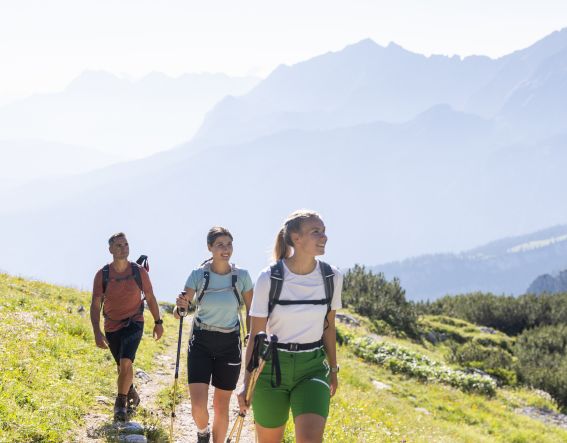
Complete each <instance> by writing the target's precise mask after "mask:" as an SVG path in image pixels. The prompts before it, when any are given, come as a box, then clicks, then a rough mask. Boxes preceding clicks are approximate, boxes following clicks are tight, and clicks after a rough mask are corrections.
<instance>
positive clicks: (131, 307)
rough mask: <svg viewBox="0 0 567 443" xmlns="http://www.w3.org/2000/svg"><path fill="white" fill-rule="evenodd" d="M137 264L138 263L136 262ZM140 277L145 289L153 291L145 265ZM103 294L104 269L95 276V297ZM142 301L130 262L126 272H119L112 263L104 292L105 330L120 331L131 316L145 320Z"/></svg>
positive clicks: (133, 319)
mask: <svg viewBox="0 0 567 443" xmlns="http://www.w3.org/2000/svg"><path fill="white" fill-rule="evenodd" d="M135 266H138V265H136V264H135ZM140 277H141V278H142V287H143V288H144V291H145V292H148V291H152V283H151V282H150V277H149V275H148V272H147V271H146V270H145V269H144V268H143V267H140ZM102 296H103V293H102V269H100V270H99V271H98V272H97V273H96V275H95V278H94V284H93V297H102ZM141 303H142V294H141V291H140V288H139V287H138V284H137V283H136V280H135V279H134V275H133V274H132V265H131V264H130V262H129V266H128V267H127V268H126V269H125V270H124V272H117V271H116V270H115V269H114V266H113V264H112V263H111V264H110V272H109V279H108V284H107V286H106V293H105V294H104V305H103V313H104V330H105V331H106V332H114V331H118V330H119V329H121V328H122V327H123V326H124V325H125V322H124V320H125V319H128V318H130V317H132V321H144V313H143V311H142V312H140V305H141Z"/></svg>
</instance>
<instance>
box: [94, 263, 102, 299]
mask: <svg viewBox="0 0 567 443" xmlns="http://www.w3.org/2000/svg"><path fill="white" fill-rule="evenodd" d="M93 297H102V269H101V270H99V271H98V272H97V273H96V275H95V278H94V282H93Z"/></svg>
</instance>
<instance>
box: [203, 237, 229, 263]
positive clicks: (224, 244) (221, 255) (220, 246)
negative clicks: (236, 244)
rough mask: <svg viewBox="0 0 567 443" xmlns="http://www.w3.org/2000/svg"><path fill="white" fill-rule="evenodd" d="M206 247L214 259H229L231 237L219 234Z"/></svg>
mask: <svg viewBox="0 0 567 443" xmlns="http://www.w3.org/2000/svg"><path fill="white" fill-rule="evenodd" d="M208 248H209V251H211V254H213V260H214V261H229V260H230V257H231V256H232V239H231V238H230V237H229V236H228V235H221V236H219V237H217V238H215V241H214V242H213V244H212V245H208Z"/></svg>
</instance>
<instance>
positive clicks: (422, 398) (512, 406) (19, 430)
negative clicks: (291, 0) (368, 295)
mask: <svg viewBox="0 0 567 443" xmlns="http://www.w3.org/2000/svg"><path fill="white" fill-rule="evenodd" d="M81 305H82V306H84V307H85V309H86V311H85V312H84V313H83V315H81V314H79V313H78V312H77V309H78V307H79V306H81ZM89 305H90V295H89V294H88V293H85V292H79V291H76V290H74V289H69V288H62V287H57V286H52V285H47V284H44V283H39V282H31V281H27V280H23V279H19V278H14V277H10V276H7V275H1V274H0V318H1V321H0V355H2V359H0V386H1V390H0V442H10V443H12V442H65V441H73V434H74V430H75V429H77V428H78V427H82V426H84V423H83V421H82V417H83V416H84V415H85V414H86V413H88V412H103V413H108V414H109V419H110V415H111V411H110V409H111V407H109V406H104V405H99V404H97V403H96V401H95V397H96V396H97V395H105V396H107V397H109V398H113V397H114V394H115V379H116V376H115V366H114V361H113V360H112V358H111V355H110V352H109V351H103V350H100V349H97V348H96V347H95V345H94V340H93V337H92V332H91V327H90V321H89V318H88V307H89ZM446 320H447V318H446V319H445V320H444V321H443V322H441V326H443V325H444V326H443V327H449V328H456V329H457V332H458V333H459V334H461V335H463V336H464V335H465V334H469V335H468V336H467V337H468V338H467V339H470V340H474V339H475V337H477V336H480V335H482V334H483V333H481V332H477V331H476V330H475V329H472V328H474V325H472V326H471V325H470V324H461V323H458V324H448V322H450V321H451V320H453V319H448V321H446ZM433 321H434V322H437V323H439V322H438V319H437V320H434V319H430V322H433ZM455 321H456V322H460V321H459V320H455ZM165 322H166V324H165V327H166V335H165V337H164V340H163V341H159V342H155V341H154V340H153V339H151V337H150V335H149V334H150V333H151V328H147V329H146V334H145V337H144V340H143V342H142V345H141V346H140V350H139V352H138V357H137V360H136V367H139V368H141V369H144V370H145V371H147V372H150V371H151V370H152V362H153V360H154V356H155V355H156V353H159V352H162V351H163V350H164V349H165V348H166V346H170V345H172V344H174V342H175V343H176V342H177V335H176V334H177V328H176V324H177V323H176V322H175V321H174V320H173V319H172V318H171V316H169V315H166V316H165ZM430 325H431V323H430ZM437 326H438V325H437ZM465 329H468V331H465ZM349 331H350V333H352V334H353V335H356V336H364V335H366V334H368V333H369V330H368V329H367V325H366V324H364V326H363V327H360V328H353V329H349ZM380 339H381V340H383V341H384V342H386V343H391V344H395V345H397V346H403V347H406V348H407V349H409V350H410V351H411V352H412V353H415V354H421V355H423V356H426V357H428V358H430V359H433V360H436V361H442V360H443V358H444V355H445V350H444V348H443V346H437V347H436V346H433V345H431V344H430V343H427V342H419V341H414V342H412V341H408V340H403V339H400V338H396V337H389V336H383V337H380ZM496 339H497V340H500V339H501V338H500V337H496ZM503 339H504V340H506V337H503ZM338 358H339V363H340V365H341V372H340V374H339V390H338V393H337V395H336V396H335V397H334V398H333V399H332V401H331V412H330V416H329V419H328V423H327V427H326V431H325V441H327V442H333V443H341V442H401V441H407V442H428V443H429V442H451V443H453V442H456V443H458V442H475V443H476V442H481V443H482V442H516V443H521V442H526V443H527V442H533V441H537V442H550V443H551V442H559V441H567V431H565V430H562V429H560V428H558V427H555V426H550V425H545V424H543V423H540V422H539V421H536V420H533V419H531V418H528V417H525V416H523V415H520V414H518V413H516V412H515V410H516V409H517V408H520V407H523V406H537V407H546V408H548V409H551V410H555V411H557V406H556V405H555V404H554V403H553V402H552V401H550V400H549V399H547V398H545V397H543V396H541V395H538V394H537V393H536V392H534V391H531V390H529V389H525V388H514V389H512V388H497V389H496V392H495V394H494V395H493V396H492V397H487V396H484V395H478V394H474V393H467V392H462V391H461V390H458V389H455V388H453V387H451V386H446V385H443V384H439V383H430V382H423V381H419V380H418V379H415V378H413V377H409V376H406V375H404V374H397V373H393V372H392V371H391V370H389V369H388V368H387V367H385V366H381V365H378V364H372V363H368V362H365V361H363V360H362V359H361V358H360V357H357V356H356V355H354V350H353V348H351V347H350V346H342V347H340V348H339V351H338ZM183 366H184V365H182V367H183ZM184 380H185V377H184V376H183V375H182V374H180V379H179V382H178V392H179V396H184V395H186V394H185V383H184ZM373 381H380V382H382V383H386V384H388V385H390V387H391V388H390V389H387V390H378V389H377V388H376V387H375V386H374V384H373ZM170 401H171V395H170V389H169V388H166V389H164V390H163V391H162V392H160V394H159V401H158V403H159V404H160V406H161V407H162V408H163V409H164V410H165V411H167V412H168V413H169V403H170ZM137 420H138V421H142V422H143V423H144V424H145V426H146V429H147V431H146V435H147V436H148V437H149V439H150V441H164V439H166V435H167V432H166V430H164V429H163V428H162V427H161V426H160V424H159V420H158V419H157V418H156V417H155V416H152V415H151V414H150V413H149V412H148V411H145V410H144V409H142V410H141V411H140V413H139V416H138V417H137ZM108 439H109V440H110V439H111V438H110V437H109V438H108ZM285 441H286V442H292V441H294V438H293V423H292V422H291V420H290V421H289V423H288V427H287V429H286V437H285Z"/></svg>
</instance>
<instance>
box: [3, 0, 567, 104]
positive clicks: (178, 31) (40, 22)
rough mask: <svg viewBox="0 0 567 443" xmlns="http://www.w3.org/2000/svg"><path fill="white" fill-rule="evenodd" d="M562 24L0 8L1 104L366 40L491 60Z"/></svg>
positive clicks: (490, 6)
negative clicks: (98, 82)
mask: <svg viewBox="0 0 567 443" xmlns="http://www.w3.org/2000/svg"><path fill="white" fill-rule="evenodd" d="M565 26H567V1H565V0H537V1H533V0H496V1H495V0H472V1H469V0H388V1H387V0H374V1H372V0H349V1H346V0H344V1H343V0H341V1H339V0H308V1H306V0H301V1H300V0H286V1H285V2H284V1H278V2H276V1H272V0H239V1H234V0H207V1H191V0H160V1H157V0H49V1H46V0H18V1H12V0H0V60H1V66H2V69H0V103H1V102H6V101H9V100H11V99H14V98H16V97H21V96H25V95H28V94H31V93H39V92H51V91H58V90H61V89H63V88H64V87H65V86H66V85H67V84H68V83H69V82H70V81H71V80H72V79H73V78H75V77H76V76H77V75H79V74H80V73H81V72H82V71H84V70H87V69H96V70H106V71H109V72H112V73H114V74H117V75H120V76H124V77H130V78H139V77H142V76H144V75H145V74H147V73H149V72H152V71H160V72H163V73H166V74H168V75H171V76H178V75H180V74H182V73H186V72H224V73H227V74H230V75H257V76H262V77H263V76H266V75H268V74H269V72H270V71H271V70H272V69H274V68H275V67H276V66H278V65H279V64H282V63H284V64H293V63H297V62H299V61H302V60H306V59H309V58H311V57H313V56H315V55H318V54H321V53H325V52H328V51H336V50H340V49H342V48H343V47H344V46H346V45H348V44H352V43H356V42H357V41H360V40H362V39H365V38H371V39H373V40H374V41H376V42H377V43H378V44H381V45H384V46H385V45H387V44H388V43H389V42H390V41H394V42H396V43H397V44H399V45H401V46H403V47H404V48H406V49H408V50H411V51H414V52H418V53H422V54H425V55H430V54H432V53H435V54H445V55H453V54H457V55H460V56H466V55H471V54H483V55H488V56H491V57H499V56H502V55H505V54H507V53H510V52H512V51H514V50H517V49H522V48H524V47H527V46H529V45H531V44H532V43H534V42H535V41H537V40H539V39H541V38H542V37H544V36H546V35H548V34H550V33H551V32H553V31H554V30H559V29H561V28H563V27H565Z"/></svg>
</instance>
